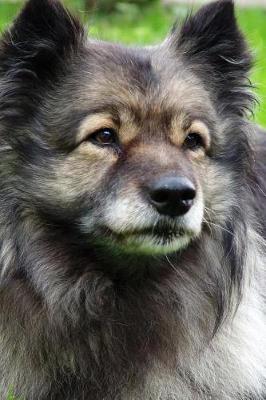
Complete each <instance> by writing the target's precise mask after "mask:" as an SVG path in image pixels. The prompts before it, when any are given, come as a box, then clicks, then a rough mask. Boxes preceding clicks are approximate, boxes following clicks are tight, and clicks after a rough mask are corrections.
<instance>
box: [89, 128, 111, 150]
mask: <svg viewBox="0 0 266 400" xmlns="http://www.w3.org/2000/svg"><path fill="white" fill-rule="evenodd" d="M88 140H89V141H91V142H92V143H95V144H98V145H100V146H113V145H118V137H117V133H116V131H115V130H114V129H111V128H103V129H99V130H97V131H96V132H94V133H93V134H92V135H90V136H89V137H88Z"/></svg>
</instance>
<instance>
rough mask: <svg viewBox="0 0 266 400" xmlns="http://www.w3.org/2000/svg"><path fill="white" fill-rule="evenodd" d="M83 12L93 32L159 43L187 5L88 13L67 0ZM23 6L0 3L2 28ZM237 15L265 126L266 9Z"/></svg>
mask: <svg viewBox="0 0 266 400" xmlns="http://www.w3.org/2000/svg"><path fill="white" fill-rule="evenodd" d="M65 3H66V4H67V5H68V6H71V7H72V8H74V9H75V10H76V11H78V12H79V13H80V15H81V16H82V19H83V20H84V21H85V22H86V23H87V24H88V30H89V32H90V34H91V35H93V36H95V37H97V38H101V39H106V40H111V41H122V42H124V43H126V44H132V43H134V44H139V45H140V44H148V43H156V42H159V41H160V40H161V39H163V38H164V37H165V35H166V34H167V32H168V31H169V29H170V27H171V25H172V23H173V22H174V21H175V19H176V18H177V17H179V18H180V19H182V18H183V17H184V16H185V15H186V12H187V7H186V6H178V7H173V8H171V9H164V8H162V7H161V6H160V4H159V3H156V2H155V3H153V4H152V5H151V6H148V7H142V8H141V9H140V8H138V7H136V6H134V5H133V4H130V5H128V4H120V5H118V7H117V12H116V13H114V14H111V15H108V16H107V15H103V14H99V13H95V14H94V15H92V14H91V15H87V14H85V12H84V10H83V7H82V0H65ZM20 7H21V2H20V1H18V2H16V1H13V2H12V3H9V2H7V1H5V0H1V2H0V29H1V30H3V29H5V28H6V27H7V26H8V24H9V23H10V21H11V20H12V19H13V18H14V16H15V15H16V13H17V12H18V10H19V9H20ZM238 18H239V22H240V25H241V27H242V29H243V30H244V32H245V34H246V36H247V38H248V41H249V43H250V45H251V48H252V49H253V52H254V55H255V66H254V69H253V73H252V82H253V83H254V84H255V86H256V88H257V89H256V93H257V95H258V98H259V100H260V106H258V107H257V110H256V113H255V120H256V121H257V122H258V123H260V124H262V125H264V126H266V23H265V21H266V11H265V10H262V9H259V8H258V9H238Z"/></svg>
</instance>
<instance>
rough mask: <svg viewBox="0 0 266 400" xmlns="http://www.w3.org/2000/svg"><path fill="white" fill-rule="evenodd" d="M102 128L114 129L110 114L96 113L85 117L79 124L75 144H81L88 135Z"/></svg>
mask: <svg viewBox="0 0 266 400" xmlns="http://www.w3.org/2000/svg"><path fill="white" fill-rule="evenodd" d="M102 128H112V129H115V128H116V126H115V124H114V121H113V119H112V117H111V116H110V114H107V113H98V114H92V115H89V116H87V117H86V118H85V119H84V120H83V121H82V122H81V124H80V126H79V129H78V134H77V137H76V143H77V144H78V143H81V142H82V141H83V140H85V139H86V138H87V137H88V136H89V135H90V134H92V133H94V132H96V131H98V130H99V129H102Z"/></svg>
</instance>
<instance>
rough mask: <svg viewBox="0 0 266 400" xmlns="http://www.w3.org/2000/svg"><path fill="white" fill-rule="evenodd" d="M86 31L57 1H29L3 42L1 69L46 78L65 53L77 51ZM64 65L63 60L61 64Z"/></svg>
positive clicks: (0, 60) (0, 55) (0, 59)
mask: <svg viewBox="0 0 266 400" xmlns="http://www.w3.org/2000/svg"><path fill="white" fill-rule="evenodd" d="M83 38H84V30H83V28H82V26H81V25H80V23H79V22H78V20H76V19H75V18H74V17H72V16H71V15H70V14H69V13H68V11H67V10H66V9H65V8H64V7H63V6H62V5H61V4H60V2H58V1H57V0H29V1H28V2H27V3H26V5H25V7H24V8H23V10H22V12H21V13H20V15H19V16H18V18H17V19H16V20H15V22H14V24H13V26H12V27H11V29H10V30H8V31H7V32H6V33H5V34H4V36H3V39H2V41H1V44H0V70H1V71H2V73H3V72H4V73H5V72H6V71H7V72H8V73H9V74H11V75H12V72H13V73H14V74H15V75H17V73H19V74H22V75H23V71H24V73H25V74H26V72H28V74H29V73H32V76H33V75H35V76H36V77H38V78H40V79H41V80H43V79H44V80H46V78H49V77H50V76H51V77H52V76H53V78H54V74H55V69H56V66H57V64H58V63H60V61H62V60H63V59H64V57H65V55H66V54H68V55H69V54H71V53H73V52H75V51H76V50H77V48H78V47H79V46H80V44H81V42H82V41H83ZM62 64H63V63H62Z"/></svg>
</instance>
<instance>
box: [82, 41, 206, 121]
mask: <svg viewBox="0 0 266 400" xmlns="http://www.w3.org/2000/svg"><path fill="white" fill-rule="evenodd" d="M84 68H85V71H84V73H83V74H82V75H83V77H82V88H81V96H82V98H83V99H84V101H85V102H89V103H90V104H91V105H93V106H96V105H97V104H98V103H99V105H100V106H101V105H104V103H106V104H110V105H111V106H113V107H115V106H117V107H119V106H121V107H123V108H124V107H125V106H128V108H130V109H131V110H136V111H141V114H144V113H150V112H151V110H155V112H156V113H160V112H165V111H169V110H176V111H182V112H183V111H185V112H188V113H190V112H192V110H193V112H195V113H197V112H199V113H200V112H201V110H202V112H205V110H206V109H207V108H208V107H209V108H211V107H212V106H211V101H210V98H209V93H208V91H207V90H206V89H205V88H204V86H203V84H202V83H201V82H200V80H199V78H198V77H197V76H196V75H195V74H194V73H193V72H192V71H191V70H190V69H189V68H188V67H187V66H185V65H184V63H183V62H182V60H181V59H179V58H178V56H176V57H174V56H173V55H172V54H170V52H169V51H168V50H167V48H165V47H164V46H160V47H159V46H158V47H147V48H129V47H124V46H122V45H117V44H113V43H106V42H96V41H95V42H93V41H92V42H90V43H89V45H88V52H87V56H86V62H85V67H84Z"/></svg>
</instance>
